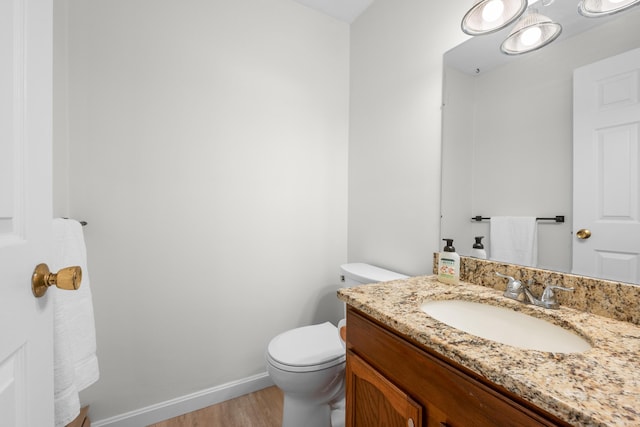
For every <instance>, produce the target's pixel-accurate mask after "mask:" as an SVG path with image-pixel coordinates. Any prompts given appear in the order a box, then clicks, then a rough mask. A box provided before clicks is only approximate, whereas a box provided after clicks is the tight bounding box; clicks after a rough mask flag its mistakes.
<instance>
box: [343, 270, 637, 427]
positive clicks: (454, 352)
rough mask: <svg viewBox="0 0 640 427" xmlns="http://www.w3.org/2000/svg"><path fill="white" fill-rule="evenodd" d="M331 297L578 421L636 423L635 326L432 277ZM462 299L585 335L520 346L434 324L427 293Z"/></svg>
mask: <svg viewBox="0 0 640 427" xmlns="http://www.w3.org/2000/svg"><path fill="white" fill-rule="evenodd" d="M338 298H340V299H341V300H342V301H344V302H346V303H347V304H349V305H350V306H352V307H354V308H356V309H358V310H360V311H362V312H363V313H365V314H367V315H369V316H371V317H372V318H374V319H376V320H378V321H380V322H381V323H383V324H385V325H387V326H388V327H390V328H391V329H393V330H395V331H397V332H398V333H399V334H401V335H404V336H406V337H409V338H410V339H411V340H413V341H415V342H417V343H420V344H422V345H424V346H426V347H429V348H430V349H432V350H434V351H436V352H437V353H439V354H441V355H443V356H445V357H447V358H449V359H452V360H454V361H455V362H457V363H459V364H460V365H462V366H465V367H466V368H468V369H470V370H472V371H474V372H476V373H477V374H480V375H481V376H483V377H485V378H486V379H488V380H489V381H491V382H493V383H496V384H498V385H501V386H503V387H504V388H506V389H507V390H509V391H511V392H513V393H515V394H517V395H519V396H521V397H522V398H524V399H525V400H527V401H529V402H531V403H533V404H534V405H536V406H539V407H540V408H542V409H543V410H545V411H547V412H549V413H551V414H554V415H556V416H558V417H559V418H561V419H563V420H566V421H567V422H569V423H571V424H572V425H578V426H631V425H633V426H640V327H639V326H637V325H635V324H632V323H628V322H623V321H619V320H613V319H609V318H606V317H601V316H597V315H594V314H590V313H586V312H582V311H578V310H575V309H571V308H567V307H560V308H559V309H557V310H548V309H544V308H540V307H535V306H531V305H526V304H523V303H521V302H517V301H513V300H511V299H508V298H505V297H503V296H502V292H501V291H498V290H495V289H492V288H488V287H485V286H477V285H473V284H470V283H465V282H460V284H458V285H448V284H443V283H440V282H438V281H437V278H436V276H421V277H413V278H409V279H405V280H396V281H392V282H385V283H376V284H370V285H363V286H358V287H353V288H345V289H340V290H339V291H338ZM443 299H464V300H469V301H482V302H485V303H488V304H493V305H498V306H503V307H510V308H513V309H514V310H517V311H520V312H523V313H526V314H529V315H532V316H534V317H539V318H542V319H545V320H548V321H550V322H552V323H555V324H557V325H560V326H563V327H564V328H565V329H569V330H572V331H574V332H575V333H577V334H578V335H580V336H582V337H584V338H586V339H587V340H588V341H589V343H590V344H591V345H592V348H591V349H590V350H587V351H586V352H583V353H574V354H557V353H548V352H542V351H535V350H523V349H519V348H516V347H512V346H509V345H504V344H500V343H497V342H494V341H490V340H486V339H483V338H480V337H476V336H474V335H470V334H468V333H465V332H462V331H460V330H458V329H455V328H452V327H450V326H447V325H445V324H444V323H441V322H439V321H437V320H435V319H433V318H432V317H430V316H429V315H427V314H426V313H424V312H422V311H421V310H420V305H421V304H422V303H423V302H425V301H427V300H443Z"/></svg>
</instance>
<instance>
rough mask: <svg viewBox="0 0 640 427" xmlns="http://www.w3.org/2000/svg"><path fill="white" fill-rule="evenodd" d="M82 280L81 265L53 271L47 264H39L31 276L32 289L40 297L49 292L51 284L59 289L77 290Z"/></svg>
mask: <svg viewBox="0 0 640 427" xmlns="http://www.w3.org/2000/svg"><path fill="white" fill-rule="evenodd" d="M81 282H82V269H81V268H80V267H66V268H63V269H61V270H60V271H58V272H57V273H52V272H50V271H49V266H48V265H47V264H38V265H37V266H36V269H35V270H34V271H33V276H31V290H32V291H33V295H34V296H35V297H36V298H40V297H41V296H43V295H44V294H46V293H47V289H48V288H49V286H54V285H55V286H56V287H58V288H59V289H66V290H68V291H75V290H76V289H78V288H79V287H80V283H81Z"/></svg>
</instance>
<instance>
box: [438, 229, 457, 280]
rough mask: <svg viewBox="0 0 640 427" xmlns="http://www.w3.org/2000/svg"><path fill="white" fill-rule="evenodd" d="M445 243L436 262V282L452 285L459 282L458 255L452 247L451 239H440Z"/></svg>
mask: <svg viewBox="0 0 640 427" xmlns="http://www.w3.org/2000/svg"><path fill="white" fill-rule="evenodd" d="M442 240H444V241H446V242H447V245H446V246H445V247H444V249H443V250H442V252H440V259H439V260H438V280H439V281H440V282H442V283H449V284H452V285H456V284H458V282H459V281H460V255H458V254H457V253H456V248H454V247H453V239H442Z"/></svg>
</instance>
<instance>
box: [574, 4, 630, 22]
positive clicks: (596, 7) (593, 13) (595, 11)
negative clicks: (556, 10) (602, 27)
mask: <svg viewBox="0 0 640 427" xmlns="http://www.w3.org/2000/svg"><path fill="white" fill-rule="evenodd" d="M637 4H640V0H581V1H580V4H579V5H578V12H580V15H582V16H586V17H587V18H598V17H600V16H607V15H613V14H614V13H618V12H622V11H623V10H626V9H628V8H630V7H632V6H635V5H637Z"/></svg>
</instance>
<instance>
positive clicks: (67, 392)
mask: <svg viewBox="0 0 640 427" xmlns="http://www.w3.org/2000/svg"><path fill="white" fill-rule="evenodd" d="M53 242H54V243H53V244H54V251H53V260H52V262H51V263H50V269H51V271H53V272H55V271H58V270H60V269H61V268H64V267H72V266H80V268H82V282H81V283H80V288H79V289H78V290H76V291H66V290H62V289H57V288H51V289H49V292H50V293H51V294H52V299H53V313H54V319H53V363H54V369H53V380H54V407H55V426H56V427H61V426H65V425H67V424H69V423H70V422H71V421H73V420H74V419H75V418H76V417H77V416H78V414H79V413H80V398H79V396H78V392H79V391H81V390H83V389H85V388H87V387H88V386H90V385H91V384H93V383H94V382H96V381H97V380H98V377H99V371H98V358H97V357H96V335H95V322H94V318H93V303H92V300H91V287H90V286H89V272H88V271H87V251H86V247H85V244H84V235H83V233H82V226H81V225H80V223H79V222H78V221H75V220H71V219H62V218H56V219H54V220H53Z"/></svg>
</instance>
